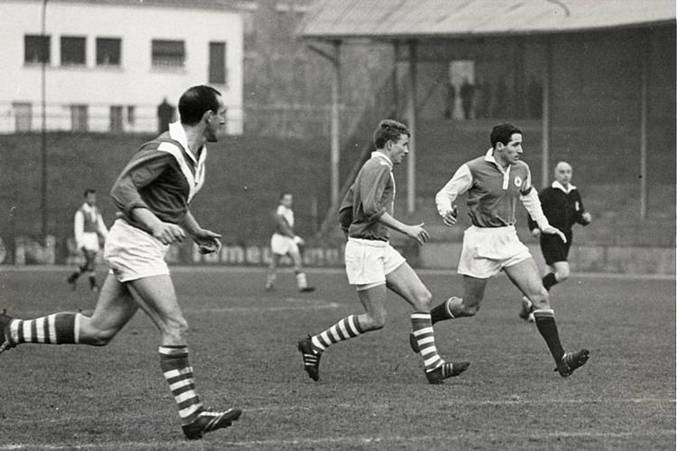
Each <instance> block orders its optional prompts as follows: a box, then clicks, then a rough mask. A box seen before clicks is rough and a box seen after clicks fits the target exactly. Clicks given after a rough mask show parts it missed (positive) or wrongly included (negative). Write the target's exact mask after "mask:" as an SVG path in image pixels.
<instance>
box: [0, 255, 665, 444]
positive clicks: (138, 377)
mask: <svg viewBox="0 0 677 451" xmlns="http://www.w3.org/2000/svg"><path fill="white" fill-rule="evenodd" d="M66 273H67V270H66V269H62V270H40V271H36V270H21V271H15V270H0V308H7V309H8V312H9V313H11V314H13V315H16V316H19V317H33V316H38V315H42V314H46V313H50V312H53V311H59V310H73V309H78V308H80V309H88V308H92V307H93V302H94V300H93V299H92V297H91V295H90V294H89V293H88V292H87V291H86V290H85V285H86V281H85V280H83V281H82V282H81V286H80V289H79V290H78V291H76V292H71V291H70V290H69V289H68V288H67V287H66V285H65V283H64V282H63V279H64V277H65V275H66ZM264 278H265V275H264V273H263V272H262V270H261V269H232V270H224V269H216V268H207V269H197V268H196V269H184V268H177V269H176V270H175V271H174V280H175V282H176V285H177V291H178V294H179V297H180V302H181V304H182V306H183V307H184V310H185V314H186V317H187V319H188V321H189V324H190V325H191V330H190V332H189V342H190V348H191V362H192V364H193V367H194V368H195V371H196V378H197V385H198V390H199V391H200V392H201V395H202V398H203V400H204V402H205V403H206V404H207V405H210V406H214V407H215V408H219V407H227V406H238V407H240V408H242V409H243V411H244V413H243V415H242V417H241V418H240V421H239V422H237V423H235V425H234V426H233V427H232V428H229V429H226V430H222V431H218V432H215V433H213V434H209V435H207V436H206V438H205V439H204V440H203V441H198V442H187V441H184V440H183V436H182V434H181V432H180V428H179V422H178V415H177V412H176V407H175V405H174V401H173V400H172V398H171V396H170V393H169V389H168V387H167V386H166V384H165V382H164V380H163V378H162V374H161V372H160V369H159V365H158V357H157V351H156V350H157V345H158V334H157V332H156V331H155V329H154V328H153V326H152V325H151V323H150V321H149V320H148V319H147V318H146V317H145V316H144V315H143V314H141V313H139V314H137V316H136V317H135V318H134V319H133V320H132V321H131V322H130V323H129V324H128V325H127V326H126V327H125V329H123V330H122V332H121V333H120V334H119V336H117V337H116V338H115V340H113V342H112V343H111V344H110V345H108V346H107V347H106V348H90V347H84V346H83V347H74V346H37V345H22V346H20V347H18V348H16V349H13V350H11V351H9V352H6V353H4V354H2V355H0V450H14V449H20V450H23V449H49V450H52V449H97V450H99V449H104V450H139V449H157V450H184V449H188V450H191V449H195V450H205V449H226V448H236V449H237V448H249V449H389V450H390V449H426V450H427V449H459V450H465V449H594V450H598V449H628V450H638V449H641V450H647V449H669V450H674V449H675V280H674V279H668V280H661V279H655V280H651V279H634V278H632V277H602V276H581V275H574V276H573V277H572V279H571V280H569V281H568V282H566V283H565V284H563V285H561V286H557V287H555V288H554V289H553V296H552V297H553V304H554V307H555V312H556V315H557V319H558V324H559V328H560V335H561V337H562V341H563V343H564V344H565V346H566V347H568V348H569V349H578V348H580V347H584V346H585V347H588V348H589V349H590V351H591V359H590V361H589V362H588V364H587V365H586V366H584V367H583V368H581V369H579V370H578V371H576V373H574V375H573V376H572V377H570V378H568V379H562V378H561V377H560V376H559V375H557V373H555V372H553V371H552V370H553V367H554V365H553V362H552V361H551V357H550V355H549V353H548V351H547V348H546V346H545V344H544V342H543V341H542V339H541V337H540V335H539V334H538V332H537V331H536V328H535V326H533V325H531V324H527V323H523V322H521V321H520V320H519V319H518V318H517V315H516V313H517V310H518V306H519V301H518V300H519V296H518V294H517V292H516V290H515V289H514V288H512V287H511V286H510V284H509V282H508V281H507V279H506V278H505V277H502V276H501V277H498V278H496V279H495V280H493V281H492V282H491V283H490V285H489V287H488V289H487V295H486V299H485V301H484V304H483V306H482V311H481V312H480V313H479V314H478V316H476V317H475V318H468V319H462V320H457V321H454V322H446V323H442V324H439V325H437V326H436V334H437V344H438V348H439V350H440V351H441V353H442V354H443V355H444V356H445V357H447V358H450V359H459V360H460V359H463V360H465V359H467V360H470V361H471V362H472V364H471V366H470V368H469V369H468V371H466V372H465V373H464V374H463V375H461V376H460V377H457V378H454V379H450V380H448V382H447V383H446V384H445V385H441V386H431V385H428V384H427V383H426V380H425V377H424V375H423V370H422V364H421V362H420V359H419V358H418V356H415V355H414V354H412V352H411V351H410V350H409V346H408V341H407V334H408V331H409V319H408V318H409V315H408V313H409V309H408V307H407V306H406V305H405V304H404V302H403V301H401V300H399V299H398V298H397V297H396V296H395V295H391V296H390V298H389V302H390V306H389V319H388V324H387V326H386V328H385V329H384V330H382V331H379V332H376V333H372V334H368V335H366V336H363V337H360V338H358V339H355V340H352V341H351V342H348V343H341V344H338V345H336V346H335V347H333V348H331V349H329V350H328V351H327V352H326V353H325V355H324V356H323V359H322V364H321V368H320V375H321V379H320V381H319V382H317V383H316V382H313V381H312V380H310V379H309V378H308V377H307V376H306V374H305V372H304V371H303V369H302V364H301V359H300V355H299V354H298V352H297V351H296V348H295V345H296V342H297V340H298V339H299V338H301V337H303V336H304V334H306V333H307V332H319V331H320V330H321V329H323V328H325V327H327V326H329V325H330V324H332V323H333V322H334V321H335V320H338V319H339V318H341V317H343V316H346V315H347V314H350V313H353V312H359V311H360V307H359V304H358V302H357V300H356V296H355V294H354V292H353V291H352V290H351V289H350V288H349V287H348V285H347V283H346V282H345V276H344V275H343V273H341V272H339V271H322V272H319V271H318V272H312V271H311V272H310V274H309V279H310V280H311V282H312V283H313V284H315V285H316V286H317V287H318V290H317V291H316V292H315V293H311V294H308V295H300V294H299V293H297V292H296V291H295V290H294V286H293V278H292V275H291V274H290V273H283V274H281V275H280V277H279V278H278V280H279V282H278V285H279V287H278V290H277V291H275V292H272V293H266V292H264V291H263V289H262V286H263V282H264ZM422 278H423V280H424V282H426V284H428V286H429V288H430V289H431V291H432V292H433V294H434V295H435V299H436V300H435V303H437V302H438V301H440V300H442V299H443V298H444V297H445V296H448V295H451V294H458V293H459V289H460V277H459V276H457V275H450V274H443V273H435V272H423V273H422Z"/></svg>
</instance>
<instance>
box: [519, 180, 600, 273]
mask: <svg viewBox="0 0 677 451" xmlns="http://www.w3.org/2000/svg"><path fill="white" fill-rule="evenodd" d="M538 197H539V198H540V200H541V206H542V207H543V213H544V214H545V217H546V218H548V222H549V223H550V225H552V226H554V227H557V228H558V229H560V230H561V231H562V233H564V236H566V238H567V242H566V243H563V242H562V239H561V238H560V237H559V236H557V235H554V234H553V235H550V234H547V233H542V234H541V251H542V252H543V257H545V262H546V263H547V264H548V265H550V266H551V265H552V264H553V263H555V262H562V261H567V258H568V256H569V248H570V247H571V239H572V237H573V234H572V232H571V227H572V226H573V225H574V224H576V223H578V224H581V225H584V226H586V225H588V224H589V221H586V220H585V219H583V213H585V208H584V207H583V201H582V200H581V194H580V193H579V192H578V190H577V189H576V187H575V186H574V185H569V187H568V190H567V189H565V188H564V187H563V186H562V184H561V183H558V182H554V183H553V184H552V186H550V187H548V188H544V189H543V191H541V193H540V194H539V195H538ZM536 228H538V226H537V225H536V222H534V221H533V220H532V219H531V217H530V218H529V229H531V230H534V229H536Z"/></svg>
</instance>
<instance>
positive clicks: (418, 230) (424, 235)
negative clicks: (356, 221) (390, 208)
mask: <svg viewBox="0 0 677 451" xmlns="http://www.w3.org/2000/svg"><path fill="white" fill-rule="evenodd" d="M378 221H379V222H380V223H381V224H384V225H386V226H388V227H390V228H391V229H393V230H397V231H398V232H400V233H403V234H405V235H407V236H408V237H409V238H412V239H414V240H415V241H416V242H417V243H418V244H419V245H422V244H423V243H425V242H426V241H428V240H429V239H430V234H428V231H427V230H426V229H424V228H423V223H421V224H418V225H407V224H404V223H402V222H400V221H398V220H397V219H395V218H394V217H392V216H391V215H389V214H388V213H383V214H382V215H381V216H380V217H379V218H378Z"/></svg>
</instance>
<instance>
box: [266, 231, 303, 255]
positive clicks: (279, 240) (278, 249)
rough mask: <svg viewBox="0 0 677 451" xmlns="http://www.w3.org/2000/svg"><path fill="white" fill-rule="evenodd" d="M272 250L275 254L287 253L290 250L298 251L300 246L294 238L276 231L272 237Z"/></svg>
mask: <svg viewBox="0 0 677 451" xmlns="http://www.w3.org/2000/svg"><path fill="white" fill-rule="evenodd" d="M270 250H271V251H272V252H273V254H277V255H287V254H288V253H290V252H296V253H298V252H299V246H298V245H297V244H296V241H294V238H291V237H288V236H286V235H280V234H279V233H274V234H273V236H272V238H271V239H270Z"/></svg>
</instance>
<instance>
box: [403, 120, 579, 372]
mask: <svg viewBox="0 0 677 451" xmlns="http://www.w3.org/2000/svg"><path fill="white" fill-rule="evenodd" d="M490 139H491V148H490V149H489V150H488V151H487V152H486V154H485V155H483V156H480V157H478V158H475V159H474V160H470V161H468V162H467V163H465V164H463V165H461V167H460V168H459V169H458V170H457V171H456V173H455V174H454V175H453V177H452V178H451V179H450V180H449V182H447V184H446V185H445V186H444V187H443V188H442V189H441V190H440V191H439V192H438V193H437V195H436V196H435V203H436V204H437V211H438V212H439V214H440V216H442V221H443V222H444V224H445V225H447V226H449V227H451V226H453V225H454V224H456V220H457V218H456V210H455V208H454V201H455V200H456V198H457V197H458V196H459V195H461V194H463V193H466V196H467V197H466V203H467V206H468V209H469V210H470V211H469V215H470V219H471V221H472V225H471V226H470V227H469V228H468V229H467V230H466V231H465V233H464V235H463V248H462V250H461V258H460V262H459V264H458V273H459V274H462V275H463V296H462V297H453V296H452V297H450V298H449V299H447V300H446V301H445V302H443V303H442V304H440V305H438V306H437V307H435V308H433V310H432V311H431V315H432V322H433V324H434V323H436V322H438V321H442V320H447V319H454V318H462V317H465V316H474V315H475V313H477V311H478V310H479V308H480V303H481V302H482V298H483V297H484V289H485V287H486V285H487V281H488V280H489V278H491V277H493V276H494V275H496V274H498V273H499V272H500V271H501V270H503V271H505V273H506V274H507V276H508V278H509V279H510V280H511V281H512V282H513V283H514V284H515V285H516V286H517V288H519V289H520V290H521V291H522V292H523V293H524V294H525V295H526V296H527V297H528V298H529V299H530V300H531V302H532V303H533V304H534V317H535V321H536V327H537V328H538V331H539V332H540V334H541V335H542V336H543V338H544V340H545V342H546V344H547V345H548V348H549V349H550V352H551V354H552V357H553V358H554V360H555V364H556V366H557V368H556V371H559V374H560V375H561V376H562V377H568V376H570V375H571V374H572V373H573V372H574V370H576V369H577V368H579V367H580V366H582V365H584V364H585V362H586V361H587V360H588V355H589V351H588V350H587V349H582V350H580V351H578V352H565V351H564V348H563V347H562V344H561V343H560V339H559V334H558V331H557V324H556V323H555V314H554V312H553V310H552V308H551V307H550V300H549V297H548V291H547V290H546V289H545V288H544V287H543V283H542V282H541V278H540V276H539V272H538V268H537V267H536V263H535V262H534V259H533V257H532V256H531V254H530V253H529V249H528V248H527V247H526V246H525V245H524V244H522V242H521V241H520V240H519V238H518V237H517V232H516V231H515V209H516V206H517V200H518V199H519V200H520V201H521V202H522V204H523V205H524V207H525V208H526V209H527V211H528V212H529V215H530V216H531V217H532V218H533V220H534V221H535V222H536V224H538V227H539V229H540V230H541V232H542V233H544V234H548V235H553V236H554V237H555V238H556V239H561V240H562V241H566V237H565V236H564V234H563V233H562V232H561V231H560V230H559V229H557V228H555V227H553V226H552V225H550V223H549V222H548V220H547V218H546V217H545V215H544V214H543V210H542V209H541V203H540V202H539V200H538V195H537V194H536V191H535V190H534V189H533V187H532V186H531V173H530V171H529V166H528V165H527V164H526V163H524V162H523V161H521V160H520V157H521V155H522V152H523V149H522V131H521V130H520V129H518V128H517V127H515V126H514V125H512V124H500V125H497V126H495V127H494V128H493V129H492V131H491V136H490ZM415 334H416V332H415V331H414V332H413V333H412V335H410V344H411V346H412V349H413V350H414V351H415V352H417V351H418V350H419V349H420V348H419V346H418V344H417V341H416V340H415Z"/></svg>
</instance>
